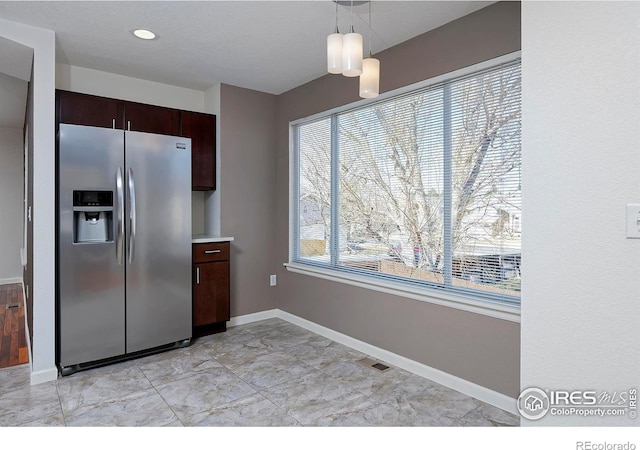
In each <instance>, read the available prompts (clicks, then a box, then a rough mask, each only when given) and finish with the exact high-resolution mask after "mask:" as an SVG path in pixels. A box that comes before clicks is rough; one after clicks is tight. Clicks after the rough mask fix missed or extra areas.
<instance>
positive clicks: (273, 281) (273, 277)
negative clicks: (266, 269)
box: [269, 275, 276, 286]
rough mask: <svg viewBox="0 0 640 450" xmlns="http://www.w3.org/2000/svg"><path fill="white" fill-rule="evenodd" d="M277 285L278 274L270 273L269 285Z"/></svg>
mask: <svg viewBox="0 0 640 450" xmlns="http://www.w3.org/2000/svg"><path fill="white" fill-rule="evenodd" d="M275 285H276V276H275V275H269V286H275Z"/></svg>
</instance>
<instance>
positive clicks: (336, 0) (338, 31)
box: [334, 0, 340, 33]
mask: <svg viewBox="0 0 640 450" xmlns="http://www.w3.org/2000/svg"><path fill="white" fill-rule="evenodd" d="M334 1H335V2H336V33H340V30H338V0H334Z"/></svg>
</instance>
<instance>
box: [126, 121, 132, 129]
mask: <svg viewBox="0 0 640 450" xmlns="http://www.w3.org/2000/svg"><path fill="white" fill-rule="evenodd" d="M127 131H131V121H130V120H127Z"/></svg>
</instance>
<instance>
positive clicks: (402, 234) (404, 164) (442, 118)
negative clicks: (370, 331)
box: [293, 61, 522, 304]
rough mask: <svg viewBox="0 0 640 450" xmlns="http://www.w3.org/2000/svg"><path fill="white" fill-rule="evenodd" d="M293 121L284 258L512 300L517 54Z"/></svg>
mask: <svg viewBox="0 0 640 450" xmlns="http://www.w3.org/2000/svg"><path fill="white" fill-rule="evenodd" d="M293 130H294V133H293V136H295V137H294V139H295V141H294V145H293V148H294V160H295V166H294V167H295V171H294V173H295V179H294V189H295V193H294V198H295V199H296V202H295V205H294V221H293V222H294V231H293V235H294V239H293V240H294V248H293V260H294V261H295V262H298V263H303V264H311V265H319V266H322V267H325V268H330V269H332V270H337V271H341V272H352V273H357V274H361V275H366V276H371V277H379V278H384V279H388V280H391V281H396V282H402V283H409V284H411V285H414V286H422V287H424V288H425V289H438V290H446V291H450V292H456V293H459V294H463V295H467V296H472V297H474V298H480V299H486V300H492V301H499V302H504V303H510V304H518V303H519V296H520V275H521V269H520V267H521V264H520V259H521V258H520V254H521V244H520V237H521V226H522V205H521V183H520V180H521V73H520V62H519V61H514V62H512V63H509V64H503V65H500V66H499V67H494V68H491V69H488V70H484V71H482V72H478V73H473V74H471V75H467V76H465V77H461V78H456V79H451V80H448V81H446V82H444V83H439V84H437V85H432V86H427V87H423V88H421V89H418V90H415V91H413V92H409V93H405V94H402V95H399V96H396V97H391V98H386V99H384V100H382V101H378V102H375V103H369V104H367V105H366V106H364V107H360V108H354V109H351V110H347V111H342V112H340V113H336V114H330V115H328V116H326V117H322V118H320V119H316V120H313V121H310V122H304V121H303V122H301V123H298V124H297V125H295V126H294V129H293Z"/></svg>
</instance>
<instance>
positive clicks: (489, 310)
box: [284, 263, 520, 323]
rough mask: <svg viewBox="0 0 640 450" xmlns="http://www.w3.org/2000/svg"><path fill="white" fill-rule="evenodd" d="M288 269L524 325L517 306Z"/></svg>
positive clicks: (313, 269)
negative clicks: (521, 322)
mask: <svg viewBox="0 0 640 450" xmlns="http://www.w3.org/2000/svg"><path fill="white" fill-rule="evenodd" d="M284 266H285V267H286V269H287V270H288V271H289V272H293V273H299V274H302V275H310V276H312V277H317V278H323V279H325V280H330V281H337V282H338V283H345V284H349V285H351V286H357V287H361V288H365V289H371V290H374V291H378V292H384V293H386V294H392V295H399V296H401V297H407V298H411V299H414V300H420V301H424V302H428V303H433V304H436V305H440V306H448V307H450V308H456V309H460V310H462V311H467V312H472V313H475V314H482V315H485V316H489V317H495V318H497V319H502V320H508V321H510V322H517V323H519V322H520V308H518V307H515V306H509V305H503V304H500V303H492V302H489V301H480V300H474V299H472V298H467V297H463V296H458V295H453V294H449V293H444V292H438V293H433V292H430V291H429V292H425V289H420V288H415V287H412V286H406V285H404V284H402V283H394V282H392V281H387V280H375V279H371V278H369V277H363V276H359V275H355V274H350V273H340V272H336V271H333V270H330V269H323V268H320V267H314V266H308V265H305V264H299V263H285V264H284Z"/></svg>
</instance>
